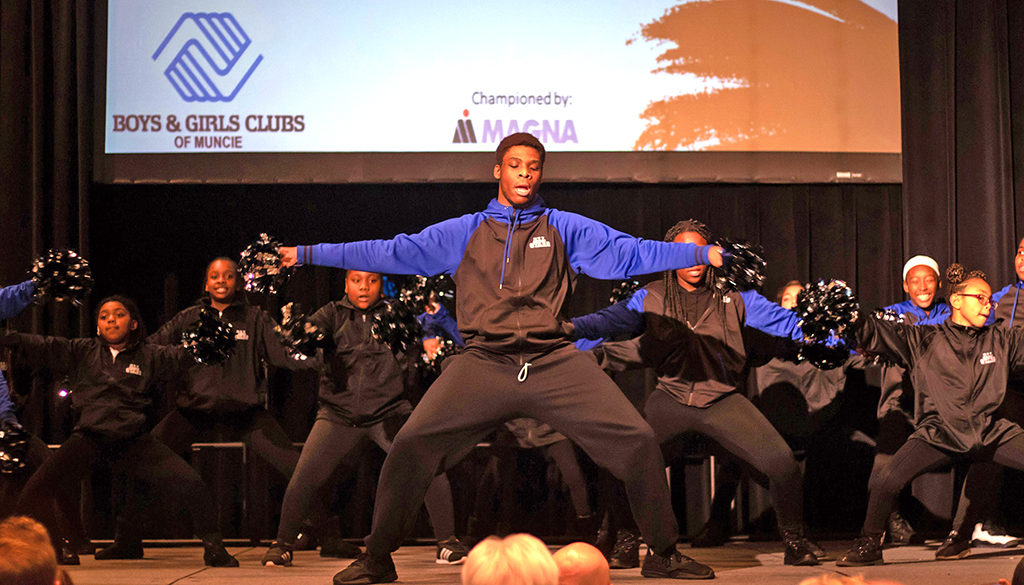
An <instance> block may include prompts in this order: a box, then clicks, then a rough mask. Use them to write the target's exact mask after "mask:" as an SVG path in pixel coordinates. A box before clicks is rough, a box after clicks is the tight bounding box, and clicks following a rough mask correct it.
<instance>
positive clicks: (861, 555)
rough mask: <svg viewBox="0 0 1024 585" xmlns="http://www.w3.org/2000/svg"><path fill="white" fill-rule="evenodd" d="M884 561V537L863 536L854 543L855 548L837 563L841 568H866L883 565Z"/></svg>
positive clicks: (852, 547)
mask: <svg viewBox="0 0 1024 585" xmlns="http://www.w3.org/2000/svg"><path fill="white" fill-rule="evenodd" d="M883 562H884V561H883V560H882V536H881V535H879V536H861V537H859V538H857V540H855V541H853V546H851V547H850V550H848V551H846V554H844V555H843V557H842V558H841V559H839V560H838V561H836V565H837V566H839V567H864V566H867V565H881V564H883Z"/></svg>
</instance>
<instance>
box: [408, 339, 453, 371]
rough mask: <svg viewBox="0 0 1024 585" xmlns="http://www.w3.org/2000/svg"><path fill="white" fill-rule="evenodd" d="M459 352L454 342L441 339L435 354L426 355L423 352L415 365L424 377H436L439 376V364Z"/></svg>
mask: <svg viewBox="0 0 1024 585" xmlns="http://www.w3.org/2000/svg"><path fill="white" fill-rule="evenodd" d="M460 351H461V348H459V346H457V345H455V342H454V341H452V340H451V339H448V338H443V339H442V340H441V346H440V348H438V350H437V351H436V352H435V353H433V354H431V355H428V354H427V352H425V351H424V352H423V354H422V355H421V356H420V361H418V362H417V363H416V367H417V369H419V370H420V371H421V372H422V373H423V374H425V375H428V376H431V377H437V376H439V375H440V374H441V363H442V362H444V360H445V359H447V358H448V357H450V356H453V355H455V354H457V353H459V352H460Z"/></svg>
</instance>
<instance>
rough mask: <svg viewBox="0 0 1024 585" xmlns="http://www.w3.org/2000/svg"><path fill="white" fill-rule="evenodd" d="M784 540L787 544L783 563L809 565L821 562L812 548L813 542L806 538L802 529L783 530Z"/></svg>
mask: <svg viewBox="0 0 1024 585" xmlns="http://www.w3.org/2000/svg"><path fill="white" fill-rule="evenodd" d="M782 542H783V544H785V546H786V551H785V554H784V555H783V560H782V562H783V564H785V565H795V566H809V565H817V564H819V561H818V557H817V555H815V554H814V550H812V549H811V543H810V541H809V540H807V539H806V538H804V535H803V531H802V530H783V531H782Z"/></svg>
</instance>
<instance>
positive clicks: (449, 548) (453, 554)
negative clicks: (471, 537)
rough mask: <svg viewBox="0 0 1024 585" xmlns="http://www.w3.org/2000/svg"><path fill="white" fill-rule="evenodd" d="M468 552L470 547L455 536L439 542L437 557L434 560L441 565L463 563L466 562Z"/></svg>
mask: <svg viewBox="0 0 1024 585" xmlns="http://www.w3.org/2000/svg"><path fill="white" fill-rule="evenodd" d="M468 554H469V547H468V546H466V545H465V544H463V543H462V541H461V540H459V539H458V538H455V537H454V536H453V537H451V538H449V539H448V540H443V541H441V542H439V543H437V559H436V560H435V561H434V562H435V563H437V564H439V565H461V564H462V563H464V562H466V555H468Z"/></svg>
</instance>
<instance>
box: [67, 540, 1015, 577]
mask: <svg viewBox="0 0 1024 585" xmlns="http://www.w3.org/2000/svg"><path fill="white" fill-rule="evenodd" d="M821 544H822V546H824V547H825V548H826V549H827V550H828V551H829V552H830V553H832V554H837V553H841V552H843V551H845V550H846V548H847V547H848V546H849V545H850V542H849V541H829V542H822V543H821ZM937 545H938V543H937V542H929V543H927V544H926V545H924V546H908V547H901V548H894V549H888V550H886V551H885V558H886V561H888V563H889V564H886V565H882V566H877V567H862V568H853V569H851V568H844V567H836V564H835V562H834V561H832V562H826V563H824V564H822V565H820V566H817V567H787V566H785V565H783V564H782V545H781V544H780V543H778V542H745V541H734V542H730V543H729V544H727V545H726V546H723V547H720V548H712V549H690V548H689V547H688V546H686V545H683V546H682V550H683V552H684V553H685V554H688V555H690V556H692V557H694V558H696V559H697V560H699V561H701V562H704V563H707V564H709V565H711V566H712V567H714V569H715V573H716V575H717V578H716V579H715V580H714V582H715V583H718V584H720V585H733V584H735V585H741V584H742V585H750V584H752V583H756V584H759V585H760V584H764V585H796V584H797V583H799V582H800V581H801V580H803V579H805V578H807V577H813V576H815V575H819V574H821V573H833V574H842V575H851V576H852V575H858V574H860V575H863V576H864V577H865V578H867V579H889V580H894V581H899V582H902V583H905V584H906V585H917V584H923V585H953V584H956V585H982V584H992V583H995V582H996V581H997V580H998V579H999V578H1005V579H1007V580H1009V578H1010V576H1011V575H1012V574H1013V569H1014V567H1015V566H1016V565H1017V562H1018V561H1019V560H1020V559H1021V555H1022V554H1024V548H1016V549H995V548H974V549H972V555H971V556H970V557H968V558H966V559H962V560H958V561H936V560H935V547H936V546H937ZM228 549H229V550H230V551H231V553H232V554H234V555H235V556H236V557H237V558H238V560H239V562H241V567H238V568H230V569H228V568H225V569H214V568H208V567H204V566H203V561H202V548H200V547H197V546H180V547H171V548H162V547H149V548H147V549H146V558H144V559H142V560H134V561H96V560H95V559H93V558H92V557H91V556H83V557H82V565H81V566H79V567H66V568H67V569H68V572H69V573H70V575H71V578H72V580H73V581H74V583H75V584H76V585H171V584H174V585H189V584H196V583H209V584H214V583H216V584H222V585H231V584H239V585H241V584H243V583H244V584H245V585H263V584H267V585H329V584H330V583H331V578H332V577H333V575H334V574H335V573H336V572H338V571H340V570H341V569H342V568H344V567H345V566H346V565H347V564H348V563H349V562H350V561H349V560H348V559H321V558H320V556H319V555H318V553H317V552H316V551H300V552H298V553H296V555H295V565H294V566H292V567H262V566H260V564H259V561H260V559H261V558H262V556H263V553H264V552H265V551H266V549H265V548H264V547H259V548H255V547H229V548H228ZM556 549H557V547H552V550H556ZM434 554H435V553H434V547H433V546H405V547H402V548H401V549H399V550H398V552H397V553H395V555H394V559H395V565H396V566H397V568H398V579H399V582H400V583H408V584H423V585H428V584H429V585H458V583H459V570H460V567H459V566H458V565H454V566H449V565H437V564H435V563H434ZM670 581H671V580H655V579H645V578H643V577H641V576H640V570H639V569H629V570H620V571H612V583H614V584H615V585H626V584H640V583H643V584H645V585H651V584H652V583H664V582H670Z"/></svg>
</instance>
